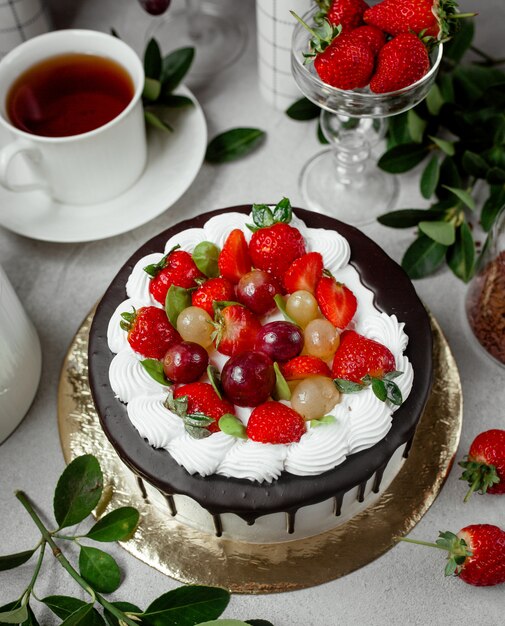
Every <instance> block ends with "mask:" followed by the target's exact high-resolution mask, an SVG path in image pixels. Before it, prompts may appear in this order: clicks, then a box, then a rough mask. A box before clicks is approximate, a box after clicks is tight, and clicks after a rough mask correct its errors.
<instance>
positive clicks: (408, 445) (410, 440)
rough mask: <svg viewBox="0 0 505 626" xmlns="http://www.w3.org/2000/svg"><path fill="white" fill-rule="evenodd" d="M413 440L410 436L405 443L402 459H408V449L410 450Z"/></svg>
mask: <svg viewBox="0 0 505 626" xmlns="http://www.w3.org/2000/svg"><path fill="white" fill-rule="evenodd" d="M413 440H414V437H413V436H412V437H411V438H410V439H409V440H408V441H407V445H406V446H405V450H404V451H403V458H404V459H408V458H409V452H410V448H412V441H413Z"/></svg>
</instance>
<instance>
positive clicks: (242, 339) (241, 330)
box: [213, 304, 261, 356]
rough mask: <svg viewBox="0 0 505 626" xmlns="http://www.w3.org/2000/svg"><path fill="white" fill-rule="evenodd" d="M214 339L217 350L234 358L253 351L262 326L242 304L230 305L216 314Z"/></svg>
mask: <svg viewBox="0 0 505 626" xmlns="http://www.w3.org/2000/svg"><path fill="white" fill-rule="evenodd" d="M215 319H216V322H215V326H216V330H215V331H214V335H213V339H214V342H215V345H216V349H217V350H218V351H219V352H221V353H222V354H227V355H228V356H233V355H235V354H238V353H239V352H245V351H246V350H253V349H254V344H255V343H256V337H257V335H258V333H259V331H260V330H261V324H260V322H259V320H258V319H257V318H256V316H255V315H254V313H252V312H251V311H249V309H246V307H245V306H242V305H241V304H230V305H228V306H226V307H224V309H222V310H220V311H217V312H216V317H215Z"/></svg>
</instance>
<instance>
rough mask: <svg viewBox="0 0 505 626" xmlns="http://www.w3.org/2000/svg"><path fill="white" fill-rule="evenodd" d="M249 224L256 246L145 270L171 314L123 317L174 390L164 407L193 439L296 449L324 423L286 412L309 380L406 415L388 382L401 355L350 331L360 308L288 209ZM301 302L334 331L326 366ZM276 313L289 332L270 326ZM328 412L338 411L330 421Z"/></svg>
mask: <svg viewBox="0 0 505 626" xmlns="http://www.w3.org/2000/svg"><path fill="white" fill-rule="evenodd" d="M252 215H253V221H254V224H253V225H250V226H249V228H250V229H251V230H252V231H253V234H252V236H251V240H250V242H249V243H247V241H246V239H245V236H244V233H243V231H242V230H240V229H234V230H232V231H231V233H230V234H229V235H228V237H227V239H226V240H225V242H224V245H223V247H222V249H221V250H219V249H218V248H217V247H216V246H215V244H213V243H212V242H202V243H201V244H198V246H197V247H196V248H195V251H194V252H193V253H192V254H190V253H188V252H185V251H183V250H180V249H178V247H176V248H174V249H172V250H171V251H170V252H169V253H168V254H167V255H166V256H164V257H163V258H162V259H161V261H160V262H159V263H157V264H154V265H149V266H147V267H146V268H145V271H146V272H147V273H148V274H149V275H150V277H151V279H150V281H149V291H150V293H151V295H152V296H153V298H154V299H155V300H156V301H157V302H159V303H160V304H163V305H164V306H165V308H164V309H163V308H160V307H157V306H145V307H141V308H139V309H138V310H136V311H133V312H132V313H123V314H122V316H121V317H122V320H121V327H122V328H123V330H125V331H127V333H128V335H127V337H128V342H129V344H130V346H131V348H132V349H133V350H135V351H136V352H137V353H139V354H140V355H142V356H143V357H145V360H143V361H141V363H142V364H143V365H144V367H145V368H146V371H148V373H149V374H151V375H152V376H153V377H154V378H156V380H158V381H160V382H163V383H164V384H166V385H171V384H175V385H176V387H174V389H175V391H171V392H170V394H169V399H168V400H167V407H168V408H169V409H170V410H171V411H173V412H175V413H176V414H178V415H179V416H180V417H181V418H182V419H183V420H184V423H185V427H186V430H187V431H188V432H189V433H190V434H191V435H192V436H195V437H204V436H208V435H209V434H211V433H213V432H216V431H218V430H220V429H221V430H224V431H225V432H228V433H229V434H231V433H232V432H233V434H234V435H235V436H239V437H248V438H250V439H253V440H255V441H260V442H264V443H291V442H294V441H299V439H300V437H301V436H302V435H303V433H304V432H305V430H306V423H305V422H306V421H307V420H310V419H317V418H318V417H319V418H322V417H324V412H322V413H321V415H317V417H314V416H313V415H311V416H310V417H309V414H310V412H307V413H306V414H305V413H303V411H302V413H303V414H300V412H297V411H296V410H294V409H293V408H291V407H290V406H287V405H286V404H283V403H281V402H279V400H287V399H290V397H291V396H290V393H291V391H290V390H292V389H293V388H294V386H295V385H296V384H297V383H299V382H300V381H303V380H305V379H308V378H311V377H317V378H323V382H322V384H323V385H326V386H330V387H331V388H333V394H331V395H332V399H333V400H335V398H337V399H338V395H339V393H340V392H342V393H346V392H355V391H360V390H361V389H363V388H364V387H366V386H369V385H371V386H372V389H373V390H374V392H375V393H376V394H377V395H378V396H379V397H380V399H381V400H383V401H385V400H387V399H389V400H391V401H392V402H393V403H396V404H400V403H401V394H400V393H399V389H398V388H397V386H396V385H395V383H393V382H392V380H391V377H394V376H395V375H397V374H398V373H397V372H395V359H394V356H393V355H392V353H391V352H390V350H389V349H388V348H387V347H386V346H383V345H382V344H380V343H378V342H376V341H372V340H370V339H368V338H366V337H364V336H362V335H360V334H358V333H357V332H355V331H354V330H351V329H349V328H347V327H348V326H349V324H350V322H351V320H352V319H353V317H354V314H355V312H356V309H357V301H356V297H355V296H354V294H353V293H352V291H351V290H350V289H349V288H348V287H347V286H346V285H344V284H342V283H339V282H337V281H336V279H335V278H334V277H333V276H332V275H331V274H330V273H329V272H327V271H326V270H324V266H323V258H322V256H321V254H320V253H318V252H307V251H306V248H305V242H304V239H303V236H302V234H301V233H300V231H299V230H298V229H297V228H295V227H294V226H292V225H290V223H289V222H290V221H291V217H292V210H291V205H290V203H289V200H287V199H286V198H284V199H283V200H282V201H281V202H279V204H278V205H277V206H276V207H275V208H274V209H271V208H270V207H268V206H266V205H254V206H253V212H252ZM197 249H198V250H197ZM212 259H213V261H212ZM296 293H298V294H299V293H301V294H302V295H303V294H304V295H305V297H307V298H309V299H312V300H313V302H314V307H315V309H314V311H313V312H312V313H311V316H310V319H317V321H321V320H324V322H323V324H326V325H327V326H329V328H330V340H329V343H330V352H329V353H328V355H329V356H326V357H324V358H320V357H319V356H314V355H313V354H310V353H309V354H301V353H302V350H303V349H304V331H303V328H302V327H301V326H300V325H299V323H297V322H296V321H295V320H293V318H291V317H290V316H289V314H288V313H287V310H286V301H289V297H290V294H296ZM286 299H287V300H286ZM277 308H279V309H280V310H281V311H282V313H283V314H284V317H285V318H286V321H274V322H268V321H267V323H264V322H265V316H266V315H268V314H270V313H272V311H274V310H275V309H277ZM326 320H327V321H326ZM214 349H216V350H217V351H219V352H220V353H221V354H225V355H227V356H229V357H230V358H229V359H228V361H227V362H226V363H225V365H224V367H223V369H222V371H221V372H217V371H216V369H215V367H213V366H212V365H209V353H208V351H209V350H210V351H213V350H214ZM324 359H326V360H324ZM205 375H207V377H208V378H209V382H206V381H205ZM204 381H205V382H204ZM292 381H294V383H293V384H291V382H292ZM347 386H350V387H349V388H347ZM378 388H379V393H377V389H378ZM279 389H283V391H279ZM330 392H331V389H330ZM390 392H391V393H390ZM382 394H383V397H381V395H382ZM316 395H317V393H316ZM272 398H274V400H272ZM398 398H400V399H399V400H398ZM336 401H337V400H335V401H334V404H335V403H336ZM292 404H293V403H292ZM334 404H333V405H332V406H334ZM234 405H238V406H248V407H255V408H254V410H253V411H252V413H251V416H250V418H249V421H248V424H247V429H246V430H245V428H241V427H240V426H241V424H240V422H239V421H238V419H236V421H235V422H233V420H232V419H231V418H232V417H233V416H234V415H235V410H234ZM293 406H295V405H294V404H293ZM325 408H327V409H328V410H330V409H331V407H322V409H321V411H323V410H324V409H325ZM222 417H225V419H223V420H221V418H222ZM223 425H224V426H223Z"/></svg>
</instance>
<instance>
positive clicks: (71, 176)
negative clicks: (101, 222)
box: [0, 30, 147, 204]
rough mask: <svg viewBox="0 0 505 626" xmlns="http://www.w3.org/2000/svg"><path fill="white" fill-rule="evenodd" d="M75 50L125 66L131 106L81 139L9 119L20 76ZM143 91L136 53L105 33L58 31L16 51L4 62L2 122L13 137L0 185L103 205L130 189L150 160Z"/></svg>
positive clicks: (1, 156) (0, 154)
mask: <svg viewBox="0 0 505 626" xmlns="http://www.w3.org/2000/svg"><path fill="white" fill-rule="evenodd" d="M73 53H77V54H92V55H96V56H101V57H105V58H108V59H110V60H112V61H115V62H116V63H118V64H119V65H121V66H122V67H123V68H124V69H125V70H126V71H127V72H128V74H129V75H130V77H131V79H132V81H133V87H134V95H133V98H132V100H131V101H130V103H129V104H128V105H127V107H126V108H125V109H124V110H123V111H122V112H121V113H120V114H119V115H117V117H115V118H114V119H113V120H112V121H110V122H108V123H106V124H104V125H103V126H100V127H98V128H95V129H94V130H91V131H89V132H85V133H82V134H79V135H71V136H66V137H45V136H41V135H35V134H31V133H29V132H25V131H24V130H20V129H19V128H17V127H16V126H14V125H13V124H12V123H11V121H10V120H9V119H8V116H7V112H6V96H7V93H8V92H9V89H10V87H11V85H12V84H13V82H14V81H15V80H16V79H17V78H18V76H19V75H20V73H22V72H24V71H26V70H27V69H29V68H30V67H32V66H33V65H35V64H36V63H38V62H40V61H42V60H44V59H48V58H50V57H55V56H57V55H63V54H73ZM143 88H144V70H143V67H142V63H141V61H140V59H139V58H138V56H137V54H136V53H135V52H134V51H133V50H132V49H131V48H130V47H129V46H128V45H127V44H125V43H124V42H122V41H121V40H119V39H117V38H116V37H112V36H111V35H106V34H105V33H100V32H97V31H91V30H60V31H55V32H51V33H46V34H44V35H40V36H39V37H35V38H33V39H30V40H29V41H26V42H25V43H23V44H21V45H20V46H18V47H17V48H15V49H14V50H12V51H11V52H10V53H9V54H7V55H6V56H5V57H4V58H3V59H2V60H1V61H0V94H2V97H3V101H1V102H0V124H1V125H2V126H3V127H4V128H6V129H7V131H8V132H9V134H10V136H11V137H12V140H13V141H12V142H11V143H8V144H7V145H6V146H4V147H3V148H2V149H0V184H2V185H4V186H5V187H6V188H7V189H9V190H11V191H18V192H26V191H31V190H34V189H43V190H45V191H47V193H48V194H50V195H51V196H52V197H53V198H54V199H55V200H58V201H60V202H64V203H70V204H94V203H98V202H103V201H105V200H109V199H112V198H114V197H116V196H118V195H120V194H121V193H123V192H124V191H126V190H127V189H128V188H129V187H131V185H132V184H133V183H134V182H135V181H136V180H137V179H138V178H139V176H140V175H141V174H142V171H143V170H144V167H145V164H146V158H147V144H146V134H145V124H144V115H143V108H142V91H143ZM17 159H23V160H24V162H25V163H24V164H25V167H24V168H22V167H21V168H20V167H16V165H17V163H16V161H17ZM26 165H27V166H28V172H27V171H26V170H27V168H26ZM20 171H21V178H22V180H20ZM25 178H26V180H25Z"/></svg>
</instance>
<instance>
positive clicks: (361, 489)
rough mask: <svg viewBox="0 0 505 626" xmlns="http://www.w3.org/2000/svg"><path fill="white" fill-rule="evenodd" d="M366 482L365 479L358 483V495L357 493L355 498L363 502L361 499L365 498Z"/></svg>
mask: <svg viewBox="0 0 505 626" xmlns="http://www.w3.org/2000/svg"><path fill="white" fill-rule="evenodd" d="M366 483H367V481H366V480H365V481H364V482H362V483H361V484H360V486H359V489H358V495H357V498H356V500H357V501H358V502H363V501H364V499H365V489H366Z"/></svg>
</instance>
